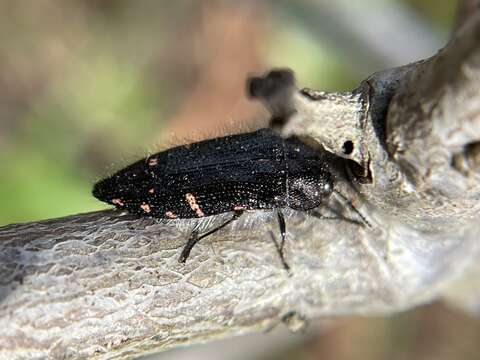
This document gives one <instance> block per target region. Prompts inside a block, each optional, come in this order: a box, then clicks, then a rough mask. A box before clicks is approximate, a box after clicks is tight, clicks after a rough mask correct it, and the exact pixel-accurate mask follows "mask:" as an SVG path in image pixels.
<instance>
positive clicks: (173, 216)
mask: <svg viewBox="0 0 480 360" xmlns="http://www.w3.org/2000/svg"><path fill="white" fill-rule="evenodd" d="M165 216H166V217H168V218H169V219H176V218H178V216H177V215H175V214H174V213H173V212H171V211H167V212H166V213H165Z"/></svg>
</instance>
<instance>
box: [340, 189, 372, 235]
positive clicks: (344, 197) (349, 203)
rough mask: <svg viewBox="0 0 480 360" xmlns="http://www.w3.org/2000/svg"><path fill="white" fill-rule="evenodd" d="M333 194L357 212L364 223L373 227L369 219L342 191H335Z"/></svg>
mask: <svg viewBox="0 0 480 360" xmlns="http://www.w3.org/2000/svg"><path fill="white" fill-rule="evenodd" d="M333 192H334V193H335V194H337V195H338V196H339V197H340V198H341V199H342V200H343V201H345V203H347V205H348V207H349V208H350V209H352V210H353V211H355V212H356V213H357V215H358V216H360V218H361V219H362V220H363V222H364V223H365V224H366V225H367V226H368V227H372V224H370V222H369V221H368V220H367V218H366V217H365V216H364V215H363V214H362V213H361V212H360V211H359V210H358V209H357V208H356V207H355V205H353V203H352V202H351V201H350V199H348V198H347V197H346V196H345V195H343V194H342V193H341V192H340V191H338V190H335V189H333Z"/></svg>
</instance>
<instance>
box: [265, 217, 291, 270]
mask: <svg viewBox="0 0 480 360" xmlns="http://www.w3.org/2000/svg"><path fill="white" fill-rule="evenodd" d="M275 211H276V213H277V219H278V226H279V228H280V235H281V237H282V240H281V241H280V245H278V244H277V241H276V240H275V236H274V235H273V233H272V232H270V236H271V237H272V240H273V243H274V244H275V248H276V249H277V252H278V255H279V256H280V260H281V261H282V265H283V267H284V268H285V270H287V272H288V273H290V266H288V264H287V262H286V261H285V257H284V256H283V247H284V245H285V238H286V234H287V228H286V225H285V218H284V217H283V213H282V211H281V210H280V209H276V210H275Z"/></svg>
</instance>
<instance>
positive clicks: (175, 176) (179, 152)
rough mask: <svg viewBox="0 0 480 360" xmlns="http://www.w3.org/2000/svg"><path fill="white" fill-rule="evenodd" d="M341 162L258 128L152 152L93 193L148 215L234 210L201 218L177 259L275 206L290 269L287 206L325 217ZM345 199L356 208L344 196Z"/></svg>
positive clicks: (200, 214) (183, 217)
mask: <svg viewBox="0 0 480 360" xmlns="http://www.w3.org/2000/svg"><path fill="white" fill-rule="evenodd" d="M341 161H342V160H341V159H340V158H337V157H335V156H334V155H332V154H331V153H328V152H326V151H324V150H322V149H321V148H315V147H313V146H311V145H307V144H305V143H304V142H303V141H301V140H300V139H299V138H296V137H290V138H286V139H284V138H282V137H280V136H279V135H277V134H275V133H274V132H273V131H272V130H271V129H260V130H257V131H254V132H250V133H244V134H237V135H230V136H224V137H219V138H214V139H210V140H203V141H199V142H196V143H191V144H188V145H181V146H177V147H174V148H171V149H169V150H166V151H162V152H159V153H156V154H152V155H150V156H148V157H147V158H144V159H142V160H139V161H137V162H135V163H133V164H131V165H129V166H127V167H126V168H124V169H122V170H120V171H118V172H117V173H115V174H113V175H112V176H110V177H107V178H105V179H103V180H101V181H99V182H97V183H96V184H95V186H94V188H93V195H94V196H95V197H97V198H98V199H99V200H102V201H105V202H107V203H109V204H112V205H115V206H116V207H117V208H118V209H121V210H126V211H128V212H130V213H133V214H137V215H140V216H144V217H154V218H159V219H169V220H186V219H207V218H209V217H212V216H214V215H220V214H226V213H228V214H230V215H229V216H228V215H227V216H226V220H225V221H224V222H222V223H221V224H219V225H218V226H216V227H214V226H212V228H210V229H207V226H206V225H205V224H208V221H209V220H207V221H206V222H205V223H204V222H203V221H201V222H200V223H198V224H196V225H195V226H194V228H193V230H192V232H191V235H190V237H189V239H188V241H187V243H186V245H185V246H184V248H183V250H182V252H181V255H180V258H179V261H180V262H185V261H186V260H187V259H188V257H189V255H190V252H191V250H192V249H193V247H194V246H195V244H197V243H198V242H199V241H200V240H202V239H203V238H205V237H208V236H210V235H211V234H213V233H215V232H217V231H219V230H221V229H223V228H224V227H227V226H229V225H231V224H232V223H235V222H236V220H238V219H239V218H241V217H242V215H243V214H244V213H245V212H247V211H254V210H268V211H273V214H274V216H275V217H276V218H277V221H278V227H279V230H280V239H279V241H275V246H276V249H277V251H278V254H279V256H280V259H281V261H282V264H283V266H284V267H285V268H286V269H287V270H288V269H289V266H288V264H287V262H286V261H285V259H284V254H283V248H284V244H285V239H286V233H287V221H286V219H285V216H284V212H285V209H289V210H296V211H302V212H310V213H311V214H312V215H313V216H317V217H320V218H322V217H324V215H322V214H321V213H316V212H314V211H313V210H315V209H316V208H319V207H320V206H325V205H326V204H328V203H329V202H330V198H331V196H332V195H334V194H339V193H338V190H336V189H335V187H336V186H335V184H336V177H337V176H336V173H337V168H338V167H339V163H340V162H341ZM334 196H336V195H334ZM341 198H342V199H343V200H345V201H346V205H347V207H350V208H351V209H352V210H354V211H355V212H356V213H358V214H359V212H358V211H357V210H356V209H355V207H354V206H353V205H352V204H351V202H350V201H349V200H347V198H346V197H344V196H341ZM359 215H360V214H359ZM360 217H361V218H362V220H363V219H364V217H363V216H361V215H360ZM212 219H213V218H212ZM287 220H288V218H287ZM232 225H233V224H232Z"/></svg>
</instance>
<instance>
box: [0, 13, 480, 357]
mask: <svg viewBox="0 0 480 360" xmlns="http://www.w3.org/2000/svg"><path fill="white" fill-rule="evenodd" d="M479 35H480V18H479V17H474V18H472V19H470V20H469V21H468V26H465V27H462V29H460V30H459V31H458V33H457V35H456V36H455V37H454V38H453V39H452V41H451V42H450V43H449V44H448V45H447V46H446V47H445V49H443V50H442V51H441V52H439V53H438V54H437V55H435V56H434V57H432V58H431V59H428V60H426V61H423V62H419V63H415V64H411V65H408V66H405V67H401V68H396V69H391V70H387V71H384V72H381V73H377V74H374V75H373V76H372V77H370V78H369V79H367V80H366V81H365V82H364V83H362V85H361V86H360V87H359V88H358V89H357V90H355V91H354V92H353V93H351V94H345V93H343V94H329V96H320V97H317V98H315V97H312V96H306V92H302V93H296V94H295V95H294V97H295V101H296V104H297V111H298V113H297V115H296V116H295V117H294V118H292V119H291V120H290V122H289V123H288V124H287V127H286V131H287V130H288V131H291V132H294V133H296V134H299V135H308V136H311V137H313V138H315V139H316V140H317V141H319V142H322V143H324V144H325V145H326V147H327V148H329V149H330V150H331V151H332V152H334V153H337V155H340V156H341V157H343V158H346V159H348V163H349V164H350V168H349V169H350V172H349V174H350V178H339V179H338V184H337V190H339V191H340V192H341V193H342V194H344V195H346V196H347V197H348V198H349V199H350V200H351V201H352V202H353V203H354V205H355V207H356V208H358V209H359V211H360V212H361V213H362V214H364V215H365V216H367V217H368V221H369V222H370V223H372V225H373V226H372V227H371V228H367V227H364V226H360V225H359V224H358V222H356V221H347V220H346V219H352V218H355V219H356V214H355V212H353V211H351V209H350V208H349V206H346V204H345V201H344V200H343V199H342V198H341V197H332V199H331V202H330V204H329V206H327V207H325V208H324V209H322V211H323V212H324V213H325V214H326V215H328V214H329V213H330V214H331V213H332V212H333V213H340V215H341V216H338V217H337V218H336V219H332V220H326V219H317V218H314V217H311V216H308V214H305V213H301V212H294V211H290V212H287V229H288V241H287V244H286V259H287V261H288V263H289V265H290V266H291V268H292V275H291V276H288V274H287V273H286V272H285V270H284V269H283V267H282V264H281V262H280V261H279V259H278V256H277V253H276V251H275V245H274V243H273V242H272V240H271V238H270V231H271V232H273V234H278V229H277V225H276V222H275V219H274V216H273V214H272V213H271V212H267V211H256V212H251V213H248V214H247V215H246V216H245V217H242V218H241V219H240V220H239V221H238V222H236V223H234V224H232V226H229V227H226V228H225V229H223V230H222V231H220V232H218V233H217V234H215V235H213V236H212V237H209V238H207V239H205V241H203V242H202V243H200V245H198V246H197V247H195V248H194V249H193V251H192V254H191V258H190V259H189V260H188V261H187V263H186V265H183V264H179V263H178V261H177V259H178V256H179V254H180V251H181V248H182V246H183V245H184V243H185V242H186V239H187V237H188V235H189V233H190V231H191V230H192V228H193V226H199V227H200V228H202V229H204V228H207V227H208V228H210V227H211V226H212V225H213V223H219V222H221V221H223V219H224V217H223V216H218V217H214V218H212V219H209V218H207V219H203V220H191V221H190V220H172V221H168V222H165V221H156V220H153V219H138V218H135V217H134V216H131V215H127V214H121V213H119V212H115V211H104V212H97V213H91V214H83V215H76V216H71V217H67V218H63V219H56V220H47V221H42V222H35V223H30V224H21V225H10V226H6V227H3V228H1V229H0V279H2V280H1V283H0V297H1V302H0V356H2V357H5V358H9V359H15V358H39V357H47V356H48V357H50V358H54V359H57V358H58V359H59V358H65V357H67V358H82V357H92V356H97V357H98V358H114V357H116V358H129V357H133V356H135V355H139V354H143V353H146V352H153V351H159V350H162V349H167V348H170V347H173V346H180V345H186V344H190V343H194V342H202V341H208V340H211V339H215V338H220V337H224V336H232V335H236V334H242V333H246V332H252V331H259V330H265V329H268V328H270V327H272V326H274V325H276V324H277V323H279V322H280V321H282V319H283V320H285V322H286V323H287V324H289V326H291V327H292V328H294V327H298V326H299V325H302V319H303V318H307V319H309V318H314V317H322V316H332V315H342V314H360V313H362V314H363V313H369V314H371V313H390V312H395V311H399V310H401V309H405V308H409V307H412V306H415V305H416V304H420V303H423V302H426V301H431V300H433V299H435V298H437V297H439V296H441V294H442V292H443V291H446V289H447V288H448V286H449V285H450V284H451V282H452V280H454V279H456V278H458V276H459V275H460V274H461V273H462V272H463V271H464V269H465V268H466V267H467V266H468V265H469V264H470V263H472V261H473V260H474V259H476V257H477V256H478V251H479V249H478V247H479V245H478V241H477V234H478V231H479V230H480V229H479V227H480V225H479V224H478V221H475V220H474V219H475V217H477V216H478V212H479V207H480V204H479V201H478V199H479V198H480V197H479V186H480V184H479V183H480V176H479V175H478V167H476V165H475V164H478V162H476V161H475V159H477V155H476V154H478V151H476V150H475V149H477V146H476V144H477V142H478V141H479V137H480V115H479V114H480V111H479V110H480V109H478V104H479V101H478V79H479V74H480V70H479V69H480V59H479V49H478V41H476V40H477V39H478V38H479ZM307 95H308V94H307ZM330 95H331V96H330ZM339 99H343V100H345V101H346V102H347V103H348V104H350V108H348V107H341V106H342V104H341V103H342V101H340V102H339ZM357 101H361V102H362V103H361V105H362V106H360V107H357V106H355V104H356V103H355V102H357ZM352 104H353V106H351V105H352ZM322 109H323V110H322ZM335 109H338V110H339V111H341V112H343V114H344V115H345V121H347V123H349V124H350V125H348V126H343V128H344V129H345V131H343V130H338V129H337V130H335V127H334V126H333V125H334V124H335V123H336V124H337V125H342V123H341V122H342V118H343V117H340V118H339V117H338V116H337V115H338V112H337V111H335ZM332 116H333V117H334V118H335V119H334V121H333V120H331V119H332ZM352 126H353V128H352ZM345 139H348V140H350V141H352V143H353V146H354V149H358V151H357V152H352V153H351V154H346V153H345V151H344V149H343V147H342V146H339V145H340V144H343V143H344V140H345ZM359 169H360V170H361V171H359ZM352 186H353V187H354V188H355V189H356V190H355V191H354V190H353V187H352ZM357 220H358V219H357Z"/></svg>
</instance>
